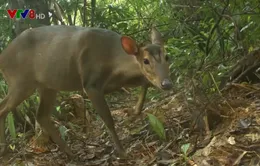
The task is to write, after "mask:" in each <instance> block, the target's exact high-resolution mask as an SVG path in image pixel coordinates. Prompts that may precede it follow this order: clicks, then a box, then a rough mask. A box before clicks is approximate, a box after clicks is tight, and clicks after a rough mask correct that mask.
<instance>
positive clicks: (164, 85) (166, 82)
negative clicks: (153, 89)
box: [161, 79, 172, 90]
mask: <svg viewBox="0 0 260 166" xmlns="http://www.w3.org/2000/svg"><path fill="white" fill-rule="evenodd" d="M161 86H162V89H163V90H169V89H171V88H172V82H171V81H170V80H169V79H164V80H163V81H162V82H161Z"/></svg>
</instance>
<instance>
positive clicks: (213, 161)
mask: <svg viewBox="0 0 260 166" xmlns="http://www.w3.org/2000/svg"><path fill="white" fill-rule="evenodd" d="M81 101H82V100H81V99H80V97H79V96H78V95H74V97H72V98H70V101H69V100H67V101H66V102H65V105H66V104H67V106H68V105H73V106H74V109H75V107H78V109H79V110H80V109H82V105H81V104H80V103H81ZM108 101H109V105H110V107H111V110H112V115H113V117H114V120H115V125H116V130H117V133H118V135H119V137H120V139H121V142H122V143H123V146H124V147H125V149H126V151H127V153H128V157H129V159H125V160H123V159H118V158H117V157H116V152H115V150H114V144H113V142H112V141H111V137H110V136H109V134H108V132H107V129H106V127H105V126H104V125H103V122H102V121H101V120H100V119H97V118H96V115H94V114H92V113H90V115H88V118H87V119H88V121H87V122H86V123H87V125H86V128H85V129H86V130H87V132H85V131H84V130H83V129H84V126H83V124H82V121H81V122H80V121H79V119H78V118H74V119H73V118H72V116H70V118H68V116H67V117H66V118H65V120H64V119H62V118H61V119H57V118H55V119H54V118H53V120H54V121H55V124H56V125H58V126H59V129H60V132H61V133H63V134H61V135H62V136H64V139H65V140H66V142H67V143H68V144H69V146H70V147H71V148H72V151H73V152H75V154H76V156H77V159H74V160H70V159H68V158H67V156H66V155H65V154H64V153H63V152H61V151H60V150H59V148H58V147H57V146H56V145H54V144H53V143H51V144H49V145H48V146H46V147H35V146H33V144H34V143H33V139H30V137H29V136H27V137H26V138H25V137H19V138H18V141H17V142H16V144H15V148H14V150H13V151H11V150H9V153H8V154H7V155H5V157H4V158H0V161H1V163H0V165H16V166H20V165H28V166H32V165H37V166H40V165H42V166H52V165H53V166H57V165H60V166H79V165H86V166H108V165H111V166H112V165H113V166H119V165H122V166H123V165H124V166H127V165H129V166H130V165H131V166H148V165H151V166H156V165H157V166H164V165H169V166H173V165H174V166H177V165H193V166H196V165H197V166H232V165H247V166H248V165H249V166H251V165H252V166H257V165H260V102H259V101H260V84H254V85H250V84H233V85H231V86H230V87H229V88H228V89H226V90H224V91H222V92H221V93H218V94H216V95H212V97H210V98H208V97H205V95H196V97H191V98H187V97H186V96H185V95H184V92H179V93H173V92H169V93H164V95H161V97H159V98H158V99H156V100H153V101H151V102H146V104H145V106H144V112H143V115H142V117H143V118H136V119H133V120H132V121H131V120H130V116H129V114H128V111H126V110H127V109H126V108H131V107H133V106H134V105H135V102H136V96H134V95H130V94H126V93H118V94H117V95H115V97H113V98H112V97H110V98H109V100H108ZM73 103H74V104H73ZM75 103H76V104H75ZM63 105H64V104H63ZM61 109H62V106H61ZM76 112H78V111H76ZM82 112H83V111H82ZM89 112H91V111H89ZM146 113H150V114H153V115H155V116H156V117H157V118H158V119H159V120H160V121H161V122H162V123H163V125H164V128H165V132H166V140H161V139H160V138H159V137H158V135H157V134H156V133H155V132H154V130H153V128H152V127H151V125H150V123H149V120H148V118H147V114H146ZM68 114H70V113H68ZM206 115H207V116H206ZM206 119H207V120H206ZM68 121H70V123H69V122H68ZM61 126H63V127H61ZM28 133H30V132H28ZM27 135H30V134H27ZM19 139H20V140H19ZM29 140H30V141H29Z"/></svg>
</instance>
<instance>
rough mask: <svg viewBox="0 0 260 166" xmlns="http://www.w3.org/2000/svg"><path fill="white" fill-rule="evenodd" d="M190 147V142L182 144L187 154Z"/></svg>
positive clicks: (182, 148)
mask: <svg viewBox="0 0 260 166" xmlns="http://www.w3.org/2000/svg"><path fill="white" fill-rule="evenodd" d="M189 147H190V143H187V144H184V145H182V146H181V151H182V152H183V153H184V154H185V155H187V151H188V149H189Z"/></svg>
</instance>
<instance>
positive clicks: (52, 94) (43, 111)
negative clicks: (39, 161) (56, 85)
mask: <svg viewBox="0 0 260 166" xmlns="http://www.w3.org/2000/svg"><path fill="white" fill-rule="evenodd" d="M38 91H39V94H40V105H39V108H38V110H37V116H36V119H37V122H38V123H39V124H40V126H41V128H42V129H43V131H44V132H46V133H48V135H49V136H50V137H51V139H52V141H53V142H54V143H56V144H57V145H59V147H60V149H61V150H62V151H64V152H65V153H67V154H68V155H69V156H70V157H73V153H72V152H71V150H70V148H69V147H68V146H67V144H66V142H65V141H64V140H62V139H61V138H60V136H59V134H58V133H59V132H58V131H57V129H56V128H55V126H54V124H53V123H52V122H51V112H52V110H53V107H54V104H55V101H56V94H57V92H56V91H54V90H51V89H39V90H38Z"/></svg>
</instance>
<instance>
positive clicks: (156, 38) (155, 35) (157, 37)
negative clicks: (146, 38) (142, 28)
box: [151, 27, 163, 45]
mask: <svg viewBox="0 0 260 166" xmlns="http://www.w3.org/2000/svg"><path fill="white" fill-rule="evenodd" d="M151 39H152V43H153V44H159V45H163V39H162V34H161V33H160V32H159V31H158V30H157V29H156V28H155V27H152V31H151Z"/></svg>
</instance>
